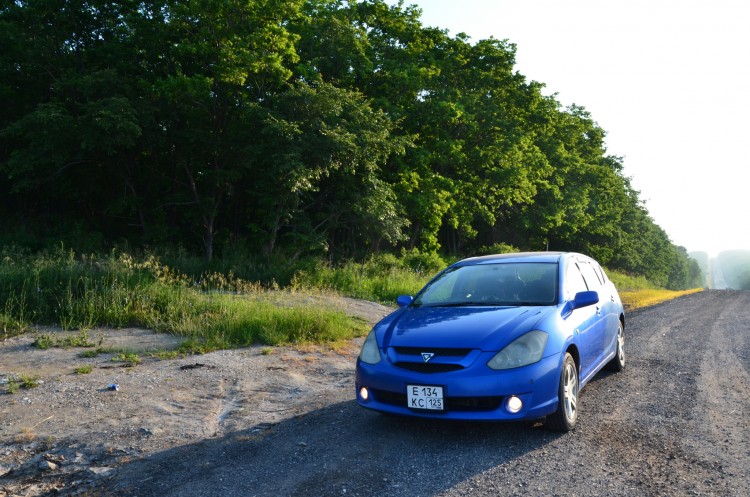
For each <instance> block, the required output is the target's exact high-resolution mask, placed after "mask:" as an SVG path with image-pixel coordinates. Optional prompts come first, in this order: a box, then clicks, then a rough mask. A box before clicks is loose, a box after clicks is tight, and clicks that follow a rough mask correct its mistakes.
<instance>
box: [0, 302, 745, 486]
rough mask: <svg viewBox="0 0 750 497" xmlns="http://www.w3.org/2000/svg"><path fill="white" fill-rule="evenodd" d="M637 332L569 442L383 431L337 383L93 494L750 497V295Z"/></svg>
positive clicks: (583, 401) (485, 427)
mask: <svg viewBox="0 0 750 497" xmlns="http://www.w3.org/2000/svg"><path fill="white" fill-rule="evenodd" d="M625 333H626V340H627V341H626V350H627V354H628V355H627V365H626V369H625V370H624V371H623V372H621V373H600V375H599V376H598V377H597V378H596V379H595V380H593V381H592V382H590V383H589V384H588V385H587V386H586V388H585V389H584V390H583V391H582V392H581V397H580V399H579V407H580V409H581V414H580V417H579V421H578V426H577V428H576V430H575V431H574V432H572V433H568V434H559V433H554V432H550V431H546V430H545V429H543V428H542V427H541V425H540V424H539V423H524V424H497V423H483V424H476V423H447V422H428V421H424V420H413V419H402V418H397V417H387V416H382V415H379V414H377V413H373V412H369V411H366V410H363V409H361V408H359V407H358V406H357V405H356V404H355V402H354V401H353V400H352V399H353V395H354V393H353V371H351V372H349V373H346V372H345V371H344V372H341V371H340V370H339V373H337V374H336V375H334V376H333V378H332V381H331V382H330V383H331V384H332V385H333V386H332V388H331V389H329V390H326V391H325V395H324V396H323V397H321V396H317V397H315V399H314V401H312V400H311V401H309V403H308V405H307V407H304V406H303V407H301V408H300V407H299V406H298V408H297V410H296V411H295V412H294V414H293V415H290V416H289V417H286V418H284V419H281V420H279V421H277V422H273V423H260V424H254V425H249V424H248V425H244V426H243V425H242V424H235V425H233V429H232V430H227V431H224V432H222V433H221V434H220V435H219V436H214V437H210V438H202V439H200V440H197V441H183V442H182V443H179V444H175V445H173V446H171V447H168V448H165V449H163V450H158V451H152V452H149V453H147V454H144V455H143V456H141V457H133V458H131V459H128V458H124V459H123V460H121V461H120V463H119V464H118V465H117V467H116V468H115V469H114V470H113V471H112V473H111V474H107V475H106V477H104V478H100V479H98V480H95V481H94V482H93V483H90V484H91V485H93V487H90V490H89V491H90V492H91V495H111V496H118V497H125V496H187V495H190V496H243V497H245V496H334V495H335V496H401V495H403V496H410V497H412V496H463V495H477V496H498V495H507V496H513V495H518V496H521V495H523V496H528V495H538V496H542V495H544V496H554V495H559V496H571V495H573V496H601V495H618V496H639V497H640V496H686V495H710V496H744V495H750V481H749V480H750V479H749V478H748V476H750V469H748V468H749V467H750V429H749V428H750V426H749V424H750V377H749V376H748V365H749V364H750V292H738V291H719V290H711V291H705V292H701V293H698V294H693V295H690V296H686V297H683V298H680V299H677V300H674V301H671V302H668V303H664V304H661V305H658V306H655V307H652V308H647V309H643V310H639V311H635V312H632V313H629V314H628V315H626V328H625ZM311 371H315V369H311ZM306 374H310V373H309V372H308V373H306ZM329 374H330V373H329ZM334 380H335V381H334ZM0 400H1V398H0ZM12 474H13V472H11V475H12ZM0 480H1V478H0ZM1 488H2V483H0V489H1ZM62 493H65V492H64V491H63V492H62ZM0 495H2V492H0Z"/></svg>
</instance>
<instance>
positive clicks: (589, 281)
mask: <svg viewBox="0 0 750 497" xmlns="http://www.w3.org/2000/svg"><path fill="white" fill-rule="evenodd" d="M578 266H579V267H580V268H581V273H582V274H583V279H585V280H586V286H587V287H588V289H589V290H594V291H599V289H600V288H601V287H602V286H603V285H604V281H603V280H602V277H601V274H600V273H599V272H598V271H596V269H594V267H593V266H592V265H591V264H590V263H588V262H579V263H578Z"/></svg>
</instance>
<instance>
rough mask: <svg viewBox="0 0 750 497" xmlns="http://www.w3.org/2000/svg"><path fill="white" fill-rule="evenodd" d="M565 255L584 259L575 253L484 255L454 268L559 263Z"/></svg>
mask: <svg viewBox="0 0 750 497" xmlns="http://www.w3.org/2000/svg"><path fill="white" fill-rule="evenodd" d="M565 255H575V256H578V257H583V256H582V255H581V254H575V253H573V252H518V253H513V254H494V255H483V256H480V257H470V258H468V259H463V260H461V261H458V262H457V263H455V264H454V266H473V265H478V264H492V263H500V262H503V263H505V262H554V263H557V262H559V261H560V259H562V258H563V257H564V256H565Z"/></svg>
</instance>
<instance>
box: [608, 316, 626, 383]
mask: <svg viewBox="0 0 750 497" xmlns="http://www.w3.org/2000/svg"><path fill="white" fill-rule="evenodd" d="M607 369H609V370H610V371H622V370H623V369H625V333H624V330H623V327H622V321H618V326H617V352H616V353H615V356H614V357H613V358H612V360H611V361H609V362H608V363H607Z"/></svg>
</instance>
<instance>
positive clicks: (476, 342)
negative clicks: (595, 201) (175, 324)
mask: <svg viewBox="0 0 750 497" xmlns="http://www.w3.org/2000/svg"><path fill="white" fill-rule="evenodd" d="M398 305H399V309H398V310H396V311H395V312H393V313H392V314H390V315H389V316H387V317H385V318H384V319H383V320H382V321H380V322H379V323H378V324H376V325H375V327H374V328H373V329H372V331H371V332H370V334H369V335H368V336H367V338H366V339H365V341H364V344H363V346H362V350H361V352H360V355H359V358H358V359H357V373H356V396H357V402H358V403H359V404H360V405H361V406H363V407H366V408H369V409H374V410H376V411H381V412H384V413H390V414H397V415H405V416H418V417H423V418H434V419H455V420H497V421H515V420H524V419H544V420H545V425H546V426H547V427H548V428H550V429H553V430H558V431H570V430H572V429H573V428H575V425H576V421H577V418H578V393H579V391H580V389H581V388H583V386H584V385H586V383H587V382H588V381H589V380H591V378H593V377H594V375H595V374H596V373H597V372H598V371H600V370H601V369H602V368H604V367H607V368H609V369H612V370H615V371H619V370H621V369H622V368H623V367H624V366H625V349H624V335H623V333H624V327H625V315H624V311H623V306H622V302H621V301H620V296H619V295H618V293H617V290H616V288H615V286H614V284H613V283H612V282H611V281H610V280H609V279H608V278H607V275H606V274H605V273H604V271H603V270H602V268H601V267H600V265H599V264H598V263H597V262H596V261H594V260H593V259H591V258H590V257H587V256H585V255H582V254H576V253H562V252H533V253H519V254H503V255H493V256H484V257H475V258H471V259H465V260H462V261H460V262H457V263H455V264H453V265H451V266H449V267H448V268H446V269H445V270H443V271H442V272H440V273H439V274H438V275H437V276H435V277H434V278H433V279H432V280H431V281H430V282H429V283H428V284H427V285H426V286H425V287H424V288H423V289H422V290H421V291H420V292H419V293H418V294H417V295H416V296H415V297H413V298H412V297H411V296H401V297H399V298H398Z"/></svg>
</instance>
